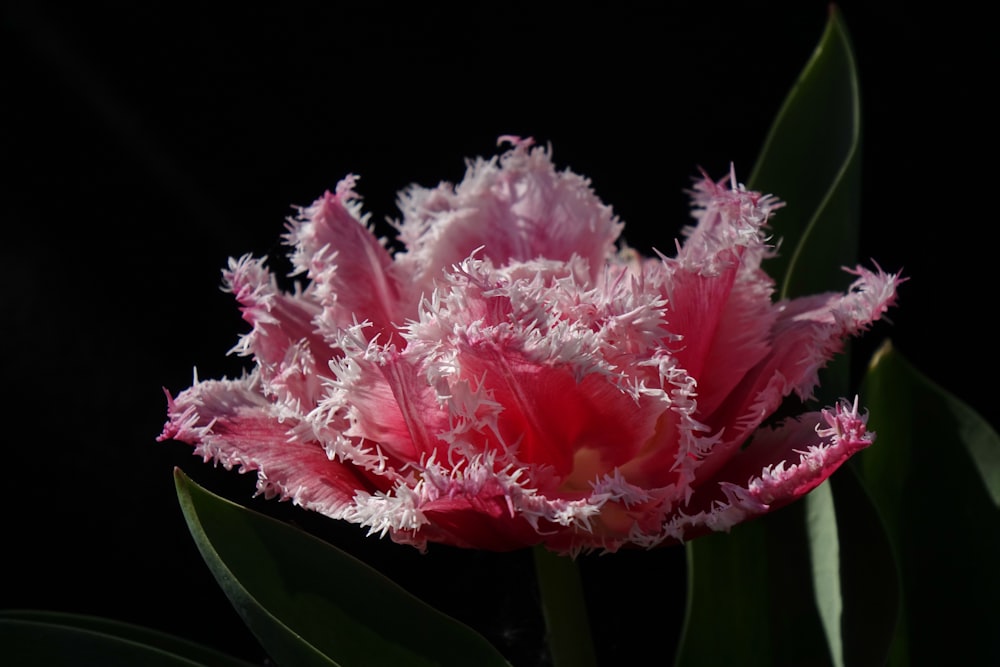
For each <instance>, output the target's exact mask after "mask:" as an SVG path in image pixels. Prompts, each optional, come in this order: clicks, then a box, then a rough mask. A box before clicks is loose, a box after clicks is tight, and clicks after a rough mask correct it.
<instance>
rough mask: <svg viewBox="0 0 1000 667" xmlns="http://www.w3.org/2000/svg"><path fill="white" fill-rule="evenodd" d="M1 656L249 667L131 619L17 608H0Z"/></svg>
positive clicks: (35, 661) (112, 664)
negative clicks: (122, 620) (133, 622)
mask: <svg viewBox="0 0 1000 667" xmlns="http://www.w3.org/2000/svg"><path fill="white" fill-rule="evenodd" d="M0 659H2V661H3V662H4V664H9V665H22V666H25V667H27V666H30V665H45V666H46V667H55V666H60V665H65V666H66V667H70V666H73V667H75V666H76V665H102V666H105V667H119V666H120V667H133V666H134V665H149V666H150V667H193V666H195V665H212V666H213V667H250V663H248V662H244V661H243V660H239V659H237V658H234V657H231V656H228V655H226V654H224V653H220V652H218V651H216V650H214V649H211V648H208V647H206V646H202V645H200V644H197V643H195V642H191V641H188V640H186V639H181V638H179V637H174V636H173V635H169V634H166V633H162V632H158V631H155V630H151V629H149V628H144V627H141V626H137V625H132V624H130V623H122V622H119V621H114V620H110V619H105V618H100V617H97V616H86V615H79V614H68V613H58V612H48V611H34V610H20V609H9V610H2V611H0Z"/></svg>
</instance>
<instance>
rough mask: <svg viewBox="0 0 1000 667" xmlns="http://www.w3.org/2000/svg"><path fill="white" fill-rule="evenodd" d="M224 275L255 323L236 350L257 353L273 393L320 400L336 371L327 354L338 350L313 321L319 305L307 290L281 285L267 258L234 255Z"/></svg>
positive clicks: (263, 378) (265, 386)
mask: <svg viewBox="0 0 1000 667" xmlns="http://www.w3.org/2000/svg"><path fill="white" fill-rule="evenodd" d="M223 278H224V281H225V289H226V290H227V291H229V292H232V293H233V294H234V295H235V296H236V300H237V302H238V303H239V304H240V311H241V312H242V313H243V319H244V320H246V321H247V322H248V323H249V324H250V325H252V327H253V328H252V330H251V331H250V332H248V333H246V334H244V335H243V336H241V337H240V340H239V342H238V343H237V345H236V346H235V347H234V348H233V349H232V350H231V351H232V352H235V353H238V354H240V355H241V356H253V358H254V360H255V361H256V362H257V364H258V366H259V368H260V378H261V387H262V389H263V390H264V391H265V392H266V393H267V394H269V395H271V396H276V397H277V398H278V399H279V400H281V401H284V402H288V403H303V402H304V403H305V404H309V403H311V402H313V401H315V400H316V398H317V397H318V395H319V393H320V385H321V383H322V379H323V378H324V377H329V376H330V373H329V371H328V370H327V360H329V359H330V358H332V357H334V356H335V355H336V352H335V351H334V350H333V349H332V348H331V347H330V346H329V345H328V344H327V343H326V342H325V341H324V340H323V337H322V336H321V335H320V334H319V333H318V332H317V331H316V327H315V325H314V323H313V320H314V318H315V317H316V315H317V314H318V313H319V312H320V308H319V305H318V304H316V303H315V302H314V301H312V300H311V299H309V298H308V297H307V296H306V295H304V294H301V293H294V294H287V293H285V292H282V291H280V290H279V289H278V286H277V284H276V282H275V279H274V276H272V275H271V273H270V272H269V271H268V270H267V268H266V267H265V266H264V260H263V259H253V258H251V257H250V256H248V255H247V256H244V257H242V258H240V259H238V260H236V259H230V261H229V268H228V269H227V270H226V271H224V272H223ZM317 360H322V362H317Z"/></svg>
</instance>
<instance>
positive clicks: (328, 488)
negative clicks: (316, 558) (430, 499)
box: [159, 375, 373, 517]
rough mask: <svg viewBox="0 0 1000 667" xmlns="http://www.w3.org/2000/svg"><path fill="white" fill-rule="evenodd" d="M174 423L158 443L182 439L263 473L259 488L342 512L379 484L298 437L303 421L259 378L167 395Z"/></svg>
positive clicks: (203, 452) (204, 453) (198, 450)
mask: <svg viewBox="0 0 1000 667" xmlns="http://www.w3.org/2000/svg"><path fill="white" fill-rule="evenodd" d="M167 399H168V400H167V403H168V414H169V417H170V421H169V422H167V425H166V426H165V428H164V431H163V433H162V434H161V435H160V436H159V440H179V441H181V442H187V443H190V444H192V445H194V446H195V449H194V453H195V454H197V455H199V456H201V457H203V458H204V459H205V460H206V461H208V460H213V461H215V462H216V463H220V464H222V465H223V466H224V467H225V468H226V469H227V470H229V469H231V468H233V467H236V468H238V470H239V472H241V473H245V472H251V471H255V472H256V473H257V492H258V493H260V494H263V495H264V496H265V497H267V498H274V497H277V498H280V499H282V500H292V501H293V502H295V503H296V504H297V505H301V506H302V507H306V508H308V509H312V510H315V511H318V512H321V513H323V514H326V515H328V516H331V517H339V516H343V514H344V510H345V508H346V507H348V506H349V504H350V502H351V500H352V498H353V496H354V495H355V493H356V492H357V490H358V489H365V488H373V485H372V484H371V483H370V482H369V481H368V480H367V479H366V478H364V477H363V476H362V475H359V474H358V472H357V469H356V468H355V467H353V466H349V465H345V464H344V463H341V462H339V461H334V460H330V458H329V457H328V456H327V454H326V452H325V451H324V449H323V447H322V446H321V445H320V444H319V443H317V442H315V441H310V440H307V439H304V438H300V437H297V436H296V426H297V424H296V422H295V420H294V418H290V417H291V416H290V415H287V414H285V411H283V410H282V408H281V406H280V405H275V404H274V403H272V402H270V401H268V400H267V399H266V398H264V397H263V396H262V395H261V393H260V390H259V378H258V377H257V376H255V375H251V376H247V377H245V378H242V379H240V380H235V381H234V380H210V381H205V382H196V383H195V384H194V385H193V386H192V387H191V388H190V389H187V390H185V391H184V392H182V393H181V394H180V395H179V396H177V397H176V398H172V397H171V396H170V395H169V394H168V395H167Z"/></svg>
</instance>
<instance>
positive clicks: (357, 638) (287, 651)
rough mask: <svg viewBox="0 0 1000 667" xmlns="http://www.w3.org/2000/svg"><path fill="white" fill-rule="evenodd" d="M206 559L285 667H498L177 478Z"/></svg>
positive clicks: (322, 547) (386, 583)
mask: <svg viewBox="0 0 1000 667" xmlns="http://www.w3.org/2000/svg"><path fill="white" fill-rule="evenodd" d="M174 478H175V482H176V486H177V495H178V498H179V500H180V504H181V508H182V510H183V511H184V516H185V518H186V519H187V523H188V527H189V528H190V530H191V535H192V536H193V537H194V540H195V542H196V543H197V545H198V549H199V550H200V551H201V555H202V557H203V558H204V559H205V562H206V563H207V564H208V566H209V568H210V569H211V571H212V574H214V575H215V578H216V580H217V581H218V582H219V584H220V586H221V587H222V589H223V590H224V591H225V593H226V595H227V596H228V597H229V599H230V601H231V602H232V603H233V606H234V607H235V608H236V610H237V611H238V612H239V614H240V616H242V618H243V620H244V622H246V624H247V626H248V627H249V628H250V630H251V631H252V632H253V633H254V635H256V636H257V638H258V639H259V640H260V642H261V644H262V645H263V646H264V648H265V649H266V650H267V652H268V653H269V654H270V656H271V657H272V658H273V659H274V660H275V661H276V662H277V663H278V664H279V665H295V666H296V667H298V666H304V667H306V666H312V665H343V666H344V667H352V666H355V665H364V666H365V667H369V666H379V665H391V666H393V667H398V666H406V667H409V666H421V665H473V664H474V665H484V666H489V665H497V666H505V667H509V665H508V663H507V661H506V660H505V659H504V658H503V657H502V656H501V655H500V653H499V652H497V650H496V649H495V648H494V647H493V646H491V645H490V644H489V643H488V642H487V641H486V640H485V639H484V638H483V637H482V636H481V635H479V634H477V633H475V632H474V631H473V630H471V629H470V628H468V627H466V626H465V625H462V624H461V623H459V622H458V621H455V620H454V619H452V618H449V617H448V616H446V615H444V614H442V613H440V612H439V611H437V610H436V609H434V608H433V607H430V606H428V605H427V604H425V603H423V602H421V601H420V600H419V599H417V598H416V597H414V596H412V595H410V594H409V593H407V592H406V591H405V590H403V589H402V588H401V587H399V586H397V585H396V584H395V583H393V582H392V581H390V580H389V579H387V578H385V577H384V576H382V575H381V574H379V573H378V572H376V571H375V570H374V569H372V568H371V567H369V566H367V565H365V564H364V563H362V562H361V561H359V560H357V559H355V558H354V557H352V556H350V555H348V554H346V553H344V552H342V551H340V550H339V549H336V548H334V547H333V546H331V545H329V544H327V543H325V542H322V541H321V540H318V539H316V538H315V537H313V536H311V535H309V534H308V533H305V532H303V531H301V530H298V529H296V528H293V527H291V526H288V525H286V524H284V523H281V522H280V521H276V520H274V519H271V518H270V517H266V516H264V515H261V514H258V513H256V512H253V511H250V510H248V509H245V508H243V507H240V506H239V505H236V504H234V503H231V502H229V501H227V500H225V499H223V498H220V497H218V496H216V495H214V494H212V493H209V492H208V491H206V490H205V489H203V488H201V487H200V486H198V485H197V484H195V483H194V482H193V481H191V480H190V479H189V478H188V477H187V476H186V475H184V473H183V472H181V471H180V470H175V472H174Z"/></svg>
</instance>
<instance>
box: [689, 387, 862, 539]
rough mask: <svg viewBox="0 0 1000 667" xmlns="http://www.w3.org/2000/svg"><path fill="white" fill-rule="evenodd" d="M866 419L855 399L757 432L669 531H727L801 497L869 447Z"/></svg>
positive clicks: (703, 486) (705, 485) (704, 486)
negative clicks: (850, 402) (854, 455)
mask: <svg viewBox="0 0 1000 667" xmlns="http://www.w3.org/2000/svg"><path fill="white" fill-rule="evenodd" d="M867 420H868V417H867V415H864V414H860V413H859V412H858V405H857V399H855V402H854V403H853V405H852V404H849V403H847V402H842V403H840V404H838V405H836V406H835V407H833V408H831V409H827V410H823V411H822V412H821V413H807V414H803V415H801V416H799V417H798V418H795V419H791V420H788V421H786V422H785V423H784V424H783V425H781V426H779V427H777V428H775V429H761V430H759V431H758V432H757V434H755V436H754V438H753V440H752V441H751V442H750V444H749V446H748V447H747V448H746V449H744V450H742V451H740V452H739V453H738V454H737V455H736V456H733V457H732V459H731V460H730V461H729V463H728V464H727V465H726V466H725V467H723V468H722V469H721V470H719V471H718V473H717V474H716V475H715V476H714V477H713V478H712V479H708V480H705V481H703V482H701V483H700V486H699V489H698V492H697V494H696V495H695V500H694V501H693V502H692V503H691V505H690V506H688V507H685V508H683V511H682V512H679V513H678V514H677V515H676V516H675V517H674V518H673V519H672V520H671V522H670V526H671V530H672V531H674V532H676V533H678V534H680V535H682V536H683V537H684V538H685V539H690V538H691V537H695V536H697V535H699V534H701V533H703V532H707V531H708V530H715V531H719V530H729V529H730V528H731V527H732V526H734V525H736V524H737V523H740V522H742V521H746V520H747V519H750V518H753V517H755V516H759V515H761V514H765V513H767V512H770V511H773V510H775V509H778V508H780V507H783V506H785V505H787V504H788V503H790V502H792V501H794V500H796V499H798V498H800V497H802V496H804V495H805V494H806V493H808V492H809V491H811V490H813V489H814V488H816V487H817V486H819V485H820V484H821V483H823V482H824V481H825V480H826V479H827V478H828V477H829V476H830V475H832V474H833V473H834V472H835V471H836V470H837V468H839V467H840V466H841V465H842V464H843V463H844V462H845V461H847V459H848V458H850V457H851V456H852V455H853V454H855V453H857V452H859V451H860V450H862V449H864V448H866V447H868V446H869V445H871V444H872V442H873V441H874V434H873V433H870V432H869V431H868V430H867V428H866V422H867ZM713 487H714V488H716V489H718V491H714V492H713V490H712V488H713Z"/></svg>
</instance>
